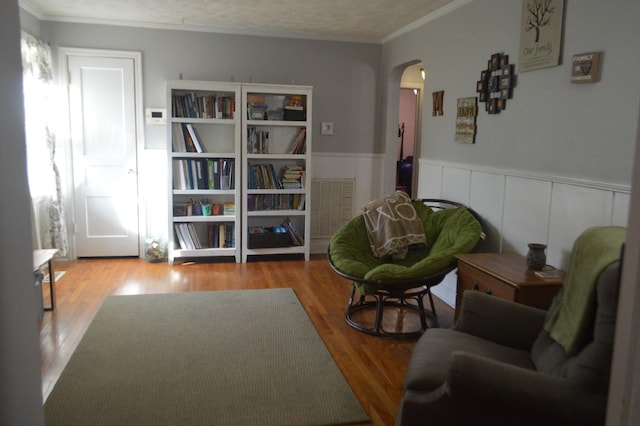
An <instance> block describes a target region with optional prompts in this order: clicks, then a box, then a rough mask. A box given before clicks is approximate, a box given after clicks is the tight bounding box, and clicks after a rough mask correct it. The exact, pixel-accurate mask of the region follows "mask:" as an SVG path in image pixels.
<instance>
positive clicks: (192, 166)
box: [173, 158, 235, 189]
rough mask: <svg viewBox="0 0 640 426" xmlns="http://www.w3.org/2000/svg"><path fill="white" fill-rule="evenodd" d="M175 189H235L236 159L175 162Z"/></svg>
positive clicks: (203, 159)
mask: <svg viewBox="0 0 640 426" xmlns="http://www.w3.org/2000/svg"><path fill="white" fill-rule="evenodd" d="M173 188H174V189H235V159H233V158H201V159H191V160H187V159H183V160H180V159H178V160H174V161H173Z"/></svg>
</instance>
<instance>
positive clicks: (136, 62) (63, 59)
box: [58, 47, 147, 260]
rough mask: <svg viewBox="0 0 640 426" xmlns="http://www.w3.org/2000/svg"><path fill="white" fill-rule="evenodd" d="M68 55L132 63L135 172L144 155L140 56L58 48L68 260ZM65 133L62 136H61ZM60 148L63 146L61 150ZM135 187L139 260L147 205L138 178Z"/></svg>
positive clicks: (72, 244)
mask: <svg viewBox="0 0 640 426" xmlns="http://www.w3.org/2000/svg"><path fill="white" fill-rule="evenodd" d="M71 56H87V57H105V58H126V59H131V60H133V68H134V85H135V89H134V90H135V119H136V124H135V128H136V161H137V163H138V164H137V166H138V167H137V169H138V171H139V170H140V167H139V165H140V164H139V163H140V159H141V158H142V155H144V152H143V151H144V146H145V142H144V109H143V106H144V103H143V98H142V94H143V90H142V53H141V52H134V51H125V50H104V49H85V48H76V47H60V48H59V49H58V64H59V70H60V74H59V79H58V82H59V85H60V87H61V88H64V90H62V91H61V92H62V93H63V102H64V111H65V114H66V128H65V129H61V130H59V133H60V135H61V139H63V140H64V143H63V147H64V154H65V155H64V158H65V164H64V166H63V169H64V170H65V175H64V177H65V181H66V183H67V184H66V186H65V188H63V191H64V195H65V209H66V218H67V224H68V226H67V229H68V232H69V234H70V235H69V254H68V258H69V259H71V260H73V259H77V257H78V255H77V249H76V230H75V224H76V218H75V213H74V202H73V201H74V186H73V179H72V176H73V170H72V164H73V162H72V161H71V160H72V158H71V152H72V150H71V137H70V122H69V115H68V113H69V94H68V90H66V87H67V82H68V78H69V77H68V76H69V70H68V67H67V64H68V61H67V59H68V58H69V57H71ZM62 132H64V134H62ZM61 148H62V147H61ZM136 182H137V184H136V185H137V187H138V229H139V232H138V253H139V256H140V257H144V239H145V236H146V229H147V227H146V205H145V203H142V202H141V195H140V194H143V192H142V189H143V188H141V185H140V184H141V179H140V176H139V175H138V176H137V179H136Z"/></svg>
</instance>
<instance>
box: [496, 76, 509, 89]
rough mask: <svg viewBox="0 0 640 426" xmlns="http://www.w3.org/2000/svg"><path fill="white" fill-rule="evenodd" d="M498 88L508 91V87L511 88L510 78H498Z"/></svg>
mask: <svg viewBox="0 0 640 426" xmlns="http://www.w3.org/2000/svg"><path fill="white" fill-rule="evenodd" d="M498 87H499V88H500V89H508V88H509V87H511V76H510V75H503V76H502V77H500V84H499V86H498Z"/></svg>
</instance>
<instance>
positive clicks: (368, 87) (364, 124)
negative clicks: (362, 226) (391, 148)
mask: <svg viewBox="0 0 640 426" xmlns="http://www.w3.org/2000/svg"><path fill="white" fill-rule="evenodd" d="M41 25H42V38H43V39H44V40H45V41H48V42H50V43H51V45H52V46H53V47H54V48H55V47H56V46H64V47H80V48H97V49H113V50H133V51H140V52H142V67H143V84H144V104H145V106H146V107H161V106H164V104H165V91H164V83H165V81H166V80H174V79H178V78H179V76H180V74H182V78H183V79H185V80H213V81H236V82H253V83H276V84H294V83H295V84H301V85H310V86H313V87H314V97H313V112H314V124H315V127H316V128H315V130H314V132H315V133H314V151H318V152H351V153H369V152H371V150H372V148H371V147H372V144H373V141H374V139H375V137H376V135H375V126H374V123H375V122H376V119H375V113H376V104H377V102H378V96H377V92H376V82H377V81H378V78H379V76H378V67H379V60H380V51H381V46H380V45H376V44H364V43H340V42H330V41H314V40H294V39H285V38H276V37H255V36H244V35H226V34H217V33H201V32H191V31H174V30H157V29H136V28H128V27H115V26H107V25H87V24H72V23H60V22H42V23H41ZM54 54H55V49H54ZM323 121H330V122H333V123H334V136H333V137H327V136H322V135H320V131H319V128H320V123H321V122H323ZM145 133H146V146H147V148H164V147H165V138H166V136H165V131H164V128H161V127H159V126H146V129H145Z"/></svg>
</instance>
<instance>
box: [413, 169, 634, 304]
mask: <svg viewBox="0 0 640 426" xmlns="http://www.w3.org/2000/svg"><path fill="white" fill-rule="evenodd" d="M467 176H468V178H466V177H467ZM630 192H631V186H630V185H618V184H610V183H606V182H595V181H588V180H582V179H575V178H567V177H561V176H547V175H543V174H535V173H530V174H527V173H522V172H518V171H515V170H501V169H492V168H483V167H479V166H473V165H463V164H457V163H447V162H437V161H430V160H419V168H418V191H417V193H418V194H419V196H420V197H430V198H449V199H453V200H456V201H460V202H463V203H466V204H468V205H469V206H471V207H472V208H473V209H474V210H475V211H476V212H478V214H479V215H480V217H481V219H482V221H483V225H484V227H485V229H486V232H487V240H486V241H485V242H483V243H482V245H481V246H480V248H479V249H480V250H481V251H491V252H516V253H520V254H522V255H526V252H527V249H528V247H527V244H528V243H532V242H537V243H543V244H547V263H549V264H551V265H554V266H556V267H559V268H561V269H565V270H566V268H567V266H568V260H569V255H570V252H571V248H572V247H573V243H574V242H575V239H576V238H577V237H578V236H579V235H580V234H581V233H582V231H584V230H585V229H586V228H588V227H590V226H602V225H618V226H627V221H628V212H629V205H630ZM455 287H456V279H455V273H452V274H450V275H449V276H447V278H446V279H445V281H444V282H443V283H442V284H440V285H438V286H436V287H434V288H433V293H434V294H435V295H436V296H438V297H440V298H441V299H442V300H444V301H445V302H446V303H448V304H449V305H451V306H454V305H455Z"/></svg>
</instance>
